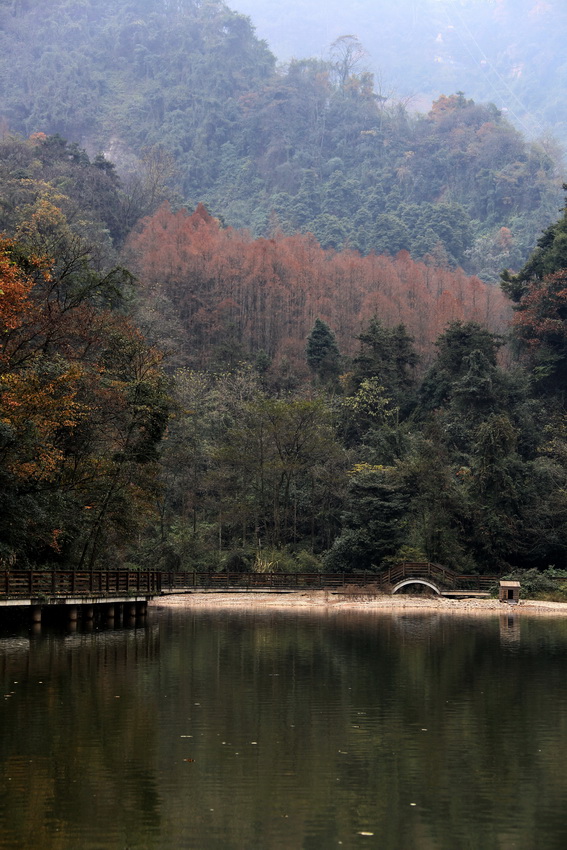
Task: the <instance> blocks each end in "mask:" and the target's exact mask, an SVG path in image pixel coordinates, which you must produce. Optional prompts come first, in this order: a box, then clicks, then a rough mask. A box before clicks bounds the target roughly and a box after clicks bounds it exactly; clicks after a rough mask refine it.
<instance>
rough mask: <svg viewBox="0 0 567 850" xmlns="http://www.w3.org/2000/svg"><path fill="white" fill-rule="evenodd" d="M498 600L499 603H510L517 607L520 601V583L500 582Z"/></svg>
mask: <svg viewBox="0 0 567 850" xmlns="http://www.w3.org/2000/svg"><path fill="white" fill-rule="evenodd" d="M498 599H499V600H500V602H511V603H512V604H516V605H517V604H518V602H519V601H520V582H519V581H501V582H500V592H499V594H498Z"/></svg>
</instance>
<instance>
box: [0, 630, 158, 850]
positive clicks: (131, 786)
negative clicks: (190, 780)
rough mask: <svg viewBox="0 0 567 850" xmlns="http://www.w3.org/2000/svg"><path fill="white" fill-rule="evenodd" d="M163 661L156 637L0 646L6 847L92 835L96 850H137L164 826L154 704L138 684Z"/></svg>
mask: <svg viewBox="0 0 567 850" xmlns="http://www.w3.org/2000/svg"><path fill="white" fill-rule="evenodd" d="M26 644H27V646H26ZM158 653H159V633H158V632H157V631H153V630H152V629H148V630H135V631H121V632H110V631H109V632H106V633H98V634H95V635H77V634H76V635H69V636H66V637H62V636H53V635H52V636H45V637H41V638H40V639H37V638H32V639H31V640H27V641H26V640H24V639H21V638H20V639H11V640H8V641H0V675H1V677H2V682H3V687H4V693H5V694H11V696H10V697H9V699H7V698H6V697H5V698H4V704H3V706H2V710H3V711H2V713H3V720H2V725H3V730H4V735H3V736H2V738H1V740H0V782H1V784H2V786H3V789H4V794H3V795H2V800H1V802H0V816H1V818H2V822H3V824H5V825H6V826H7V829H8V832H9V834H10V835H11V836H12V838H13V844H10V843H9V844H8V846H21V847H24V846H25V847H31V846H38V847H43V848H51V847H74V846H78V844H77V842H78V840H79V839H78V838H77V836H78V835H80V834H83V833H85V831H86V833H87V834H88V835H89V836H90V840H92V845H93V846H96V844H97V841H98V843H99V846H103V843H104V842H107V841H108V842H112V841H114V840H115V837H116V835H117V834H118V835H128V836H130V839H129V840H132V846H136V836H140V835H141V834H142V833H144V834H146V833H147V831H148V829H152V830H155V829H157V828H158V827H159V806H158V796H157V788H156V776H155V761H156V747H155V739H156V727H157V723H156V705H155V702H154V701H153V700H152V698H151V690H150V692H146V688H145V686H144V685H145V681H146V677H145V676H144V675H140V668H142V669H146V670H149V669H151V667H152V665H153V664H154V663H155V661H156V658H157V656H158ZM6 732H9V734H6ZM141 739H142V740H143V742H144V743H143V746H141V744H140V740H141ZM101 842H102V843H101ZM104 846H106V845H104ZM109 846H114V844H112V843H110V845H109Z"/></svg>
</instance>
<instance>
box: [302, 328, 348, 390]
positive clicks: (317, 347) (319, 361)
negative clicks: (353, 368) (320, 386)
mask: <svg viewBox="0 0 567 850" xmlns="http://www.w3.org/2000/svg"><path fill="white" fill-rule="evenodd" d="M306 355H307V364H308V366H309V368H310V369H311V371H312V372H314V373H315V374H316V375H317V377H318V378H319V380H320V381H322V382H323V383H326V382H329V381H332V380H333V379H336V378H337V377H338V374H339V369H340V352H339V349H338V346H337V341H336V339H335V335H334V333H333V332H332V330H331V329H330V327H329V325H328V324H327V323H326V322H323V321H321V319H315V324H314V325H313V328H312V330H311V333H310V334H309V336H308V337H307V347H306Z"/></svg>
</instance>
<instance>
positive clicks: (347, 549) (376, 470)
mask: <svg viewBox="0 0 567 850" xmlns="http://www.w3.org/2000/svg"><path fill="white" fill-rule="evenodd" d="M345 508H346V509H345V513H344V514H343V517H342V522H343V533H342V534H341V536H340V537H339V538H338V539H337V540H336V541H335V543H334V545H333V547H332V549H331V550H330V551H329V552H328V554H327V556H326V559H325V566H326V568H327V569H329V570H333V571H336V572H342V571H346V572H352V571H355V570H376V569H379V568H380V565H381V562H382V560H383V558H385V557H386V556H388V555H393V554H394V553H395V552H396V550H397V549H398V547H399V545H400V544H401V543H402V541H403V540H404V535H405V528H406V517H407V510H408V496H407V493H404V491H403V490H402V488H401V487H400V485H399V482H398V481H397V480H396V476H395V473H394V471H393V470H392V469H387V468H380V467H364V466H363V467H361V468H360V469H359V470H357V472H356V474H355V475H353V477H352V478H351V481H350V484H349V489H348V493H347V498H346V505H345Z"/></svg>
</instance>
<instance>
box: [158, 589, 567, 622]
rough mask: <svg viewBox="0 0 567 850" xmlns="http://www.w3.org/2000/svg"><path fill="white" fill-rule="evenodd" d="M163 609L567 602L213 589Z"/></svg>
mask: <svg viewBox="0 0 567 850" xmlns="http://www.w3.org/2000/svg"><path fill="white" fill-rule="evenodd" d="M150 606H151V608H154V609H160V608H168V609H174V608H178V609H183V608H185V609H188V608H191V609H208V610H213V609H215V610H230V611H235V610H250V609H254V610H267V609H270V610H280V611H283V610H286V611H310V612H312V611H321V612H330V611H333V612H334V611H369V612H371V611H374V612H383V613H386V612H396V611H408V610H411V611H423V612H427V611H438V612H440V613H441V612H442V613H443V614H457V615H458V614H467V615H470V614H485V615H489V616H492V615H496V614H506V615H512V614H516V613H518V614H529V615H552V616H555V617H557V616H567V603H565V602H542V601H539V600H530V599H522V600H520V602H519V604H518V605H508V604H507V603H502V602H499V601H498V600H497V599H458V600H457V599H446V598H445V597H438V596H407V595H403V596H375V595H370V594H368V595H367V594H365V593H364V592H363V591H361V592H360V593H357V594H350V593H349V594H342V593H340V592H332V591H325V590H307V591H305V590H301V591H292V592H283V593H275V592H262V591H258V592H247V593H243V592H240V593H238V592H214V591H192V592H190V593H177V594H171V595H167V596H160V597H158V598H156V599H154V600H153V601H152V602H151V603H150Z"/></svg>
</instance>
